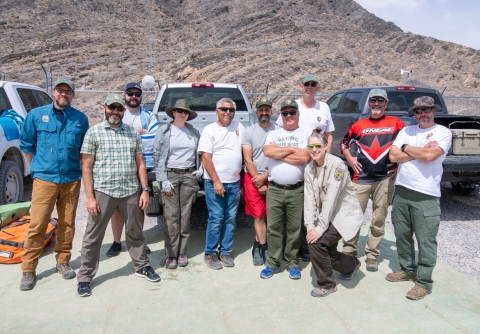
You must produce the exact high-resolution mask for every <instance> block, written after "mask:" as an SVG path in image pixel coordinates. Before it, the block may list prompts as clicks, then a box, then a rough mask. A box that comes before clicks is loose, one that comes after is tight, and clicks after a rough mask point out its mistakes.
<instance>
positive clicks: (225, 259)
mask: <svg viewBox="0 0 480 334" xmlns="http://www.w3.org/2000/svg"><path fill="white" fill-rule="evenodd" d="M220 261H222V264H223V266H224V267H235V262H233V259H232V257H231V256H230V255H229V254H220Z"/></svg>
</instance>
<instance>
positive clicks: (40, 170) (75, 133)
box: [20, 103, 88, 184]
mask: <svg viewBox="0 0 480 334" xmlns="http://www.w3.org/2000/svg"><path fill="white" fill-rule="evenodd" d="M63 114H64V120H63V122H60V121H59V120H58V118H57V116H56V115H55V112H54V110H53V103H51V104H49V105H46V106H43V107H39V108H35V109H33V110H31V111H30V112H29V113H28V115H27V117H26V118H25V123H24V125H23V128H22V133H21V136H20V149H21V150H22V151H23V152H25V153H32V154H33V158H32V166H31V168H30V173H31V175H32V178H39V179H41V180H43V181H48V182H53V183H58V184H64V183H68V182H73V181H77V180H80V179H81V178H82V169H81V167H80V148H81V146H82V142H83V139H84V137H85V133H86V132H87V130H88V117H87V116H86V115H85V114H84V113H82V112H81V111H79V110H77V109H75V108H72V107H71V106H69V107H67V108H65V109H64V110H63Z"/></svg>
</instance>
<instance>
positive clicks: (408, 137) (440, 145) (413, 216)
mask: <svg viewBox="0 0 480 334" xmlns="http://www.w3.org/2000/svg"><path fill="white" fill-rule="evenodd" d="M410 109H411V111H413V112H414V113H415V118H416V119H417V122H418V125H412V126H407V127H406V128H403V129H402V130H401V131H400V132H399V134H398V136H397V138H396V139H395V141H394V142H393V145H392V147H391V148H390V154H389V156H390V160H391V161H392V162H398V173H397V179H396V181H395V198H394V200H393V207H392V223H393V227H394V229H395V237H396V244H397V253H398V259H399V263H400V270H399V271H397V272H394V273H390V274H388V275H387V277H386V279H387V280H388V281H390V282H400V281H415V286H414V287H413V288H412V289H411V290H410V291H408V293H407V296H406V297H407V298H409V299H412V300H418V299H422V298H423V297H425V296H426V295H427V294H429V293H431V292H432V284H433V280H432V272H433V268H434V267H435V264H436V262H437V233H438V227H439V225H440V195H441V194H440V181H441V179H442V173H443V168H442V162H443V160H444V159H445V156H446V155H447V152H448V150H449V149H450V146H451V144H452V133H451V132H450V130H449V129H447V128H445V127H443V126H441V125H438V124H435V120H434V116H435V112H436V110H441V107H440V106H438V105H436V104H434V100H433V98H431V97H429V96H422V97H419V98H417V99H416V100H415V101H414V106H413V107H412V108H410ZM413 234H415V237H416V239H417V243H418V264H417V263H416V262H415V241H414V239H413Z"/></svg>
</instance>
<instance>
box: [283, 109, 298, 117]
mask: <svg viewBox="0 0 480 334" xmlns="http://www.w3.org/2000/svg"><path fill="white" fill-rule="evenodd" d="M296 114H297V111H296V110H290V111H285V112H282V116H283V117H287V116H288V115H290V116H295V115H296Z"/></svg>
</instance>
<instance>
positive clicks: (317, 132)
mask: <svg viewBox="0 0 480 334" xmlns="http://www.w3.org/2000/svg"><path fill="white" fill-rule="evenodd" d="M312 138H318V139H320V141H321V142H322V145H327V143H328V141H327V138H325V136H324V135H323V134H322V129H320V128H316V129H314V130H313V131H312V134H311V135H310V136H309V137H308V140H307V143H308V142H310V139H312Z"/></svg>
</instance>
